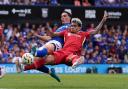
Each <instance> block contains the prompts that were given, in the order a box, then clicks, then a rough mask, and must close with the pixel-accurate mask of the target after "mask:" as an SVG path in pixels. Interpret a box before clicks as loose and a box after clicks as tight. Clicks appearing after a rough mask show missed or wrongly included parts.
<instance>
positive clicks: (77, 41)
mask: <svg viewBox="0 0 128 89" xmlns="http://www.w3.org/2000/svg"><path fill="white" fill-rule="evenodd" d="M60 35H61V36H64V47H63V49H65V48H69V47H70V48H75V50H76V51H78V50H81V48H82V46H83V43H84V41H85V40H86V38H88V37H89V36H90V32H83V31H79V32H77V33H71V32H69V31H68V30H65V31H63V32H60Z"/></svg>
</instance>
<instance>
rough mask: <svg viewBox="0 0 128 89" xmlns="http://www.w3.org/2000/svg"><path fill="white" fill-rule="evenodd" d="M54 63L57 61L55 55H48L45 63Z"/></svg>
mask: <svg viewBox="0 0 128 89" xmlns="http://www.w3.org/2000/svg"><path fill="white" fill-rule="evenodd" d="M54 61H55V58H54V55H48V56H47V57H46V58H45V63H46V64H54Z"/></svg>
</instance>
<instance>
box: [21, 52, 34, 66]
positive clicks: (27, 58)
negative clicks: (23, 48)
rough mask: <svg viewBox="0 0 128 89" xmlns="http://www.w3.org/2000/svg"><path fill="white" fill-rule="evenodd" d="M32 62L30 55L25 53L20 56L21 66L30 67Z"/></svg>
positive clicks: (32, 57) (32, 58)
mask: <svg viewBox="0 0 128 89" xmlns="http://www.w3.org/2000/svg"><path fill="white" fill-rule="evenodd" d="M33 61H34V56H33V55H32V54H31V53H25V54H24V55H23V56H22V62H23V64H26V65H30V64H32V63H33Z"/></svg>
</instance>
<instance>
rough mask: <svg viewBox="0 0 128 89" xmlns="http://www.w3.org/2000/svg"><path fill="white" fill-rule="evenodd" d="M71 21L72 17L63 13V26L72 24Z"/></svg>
mask: <svg viewBox="0 0 128 89" xmlns="http://www.w3.org/2000/svg"><path fill="white" fill-rule="evenodd" d="M70 20H71V17H70V16H69V15H68V14H67V13H65V12H63V13H62V14H61V22H62V24H66V23H70Z"/></svg>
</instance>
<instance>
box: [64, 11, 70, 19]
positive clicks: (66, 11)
mask: <svg viewBox="0 0 128 89" xmlns="http://www.w3.org/2000/svg"><path fill="white" fill-rule="evenodd" d="M63 13H67V14H68V16H69V17H70V18H72V14H71V13H69V12H68V11H65V10H64V11H63Z"/></svg>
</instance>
